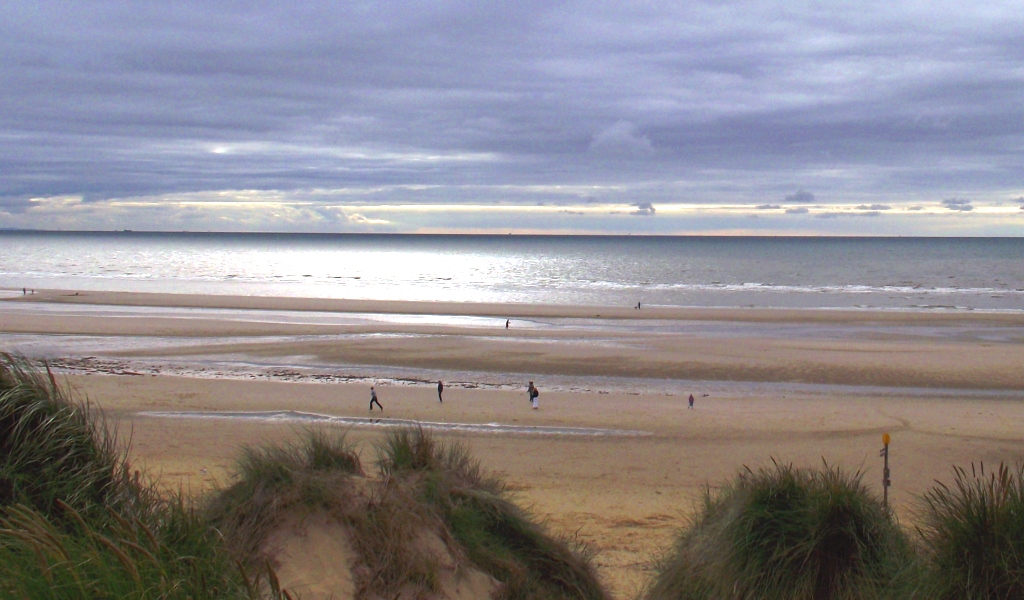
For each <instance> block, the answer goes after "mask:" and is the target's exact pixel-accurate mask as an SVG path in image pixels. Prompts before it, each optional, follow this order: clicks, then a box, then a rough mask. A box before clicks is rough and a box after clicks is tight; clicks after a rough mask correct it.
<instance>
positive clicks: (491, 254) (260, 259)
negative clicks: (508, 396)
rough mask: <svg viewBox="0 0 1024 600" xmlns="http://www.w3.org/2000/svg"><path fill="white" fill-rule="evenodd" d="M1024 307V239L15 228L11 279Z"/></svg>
mask: <svg viewBox="0 0 1024 600" xmlns="http://www.w3.org/2000/svg"><path fill="white" fill-rule="evenodd" d="M22 287H29V288H65V289H82V290H113V291H139V292H175V293H198V294H235V295H266V296H291V297H312V298H321V297H322V298H352V299H380V300H437V301H467V302H518V303H545V304H588V305H618V306H623V305H626V306H632V305H635V304H636V303H637V302H638V301H639V302H642V303H644V304H647V305H671V306H695V307H780V308H804V307H806V308H882V309H901V310H998V311H1024V239H1019V238H760V237H728V238H722V237H597V236H583V237H579V236H537V237H534V236H444V235H431V236H410V235H383V234H382V235H346V234H340V235H289V234H280V235H278V234H196V233H131V232H122V233H65V232H0V288H8V289H18V290H20V289H21V288H22Z"/></svg>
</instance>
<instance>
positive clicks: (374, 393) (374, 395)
mask: <svg viewBox="0 0 1024 600" xmlns="http://www.w3.org/2000/svg"><path fill="white" fill-rule="evenodd" d="M374 404H376V405H377V408H379V409H380V412H384V407H383V406H381V405H380V401H379V400H377V390H375V389H373V386H372V385H371V386H370V412H373V405H374Z"/></svg>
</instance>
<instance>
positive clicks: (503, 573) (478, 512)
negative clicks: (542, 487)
mask: <svg viewBox="0 0 1024 600" xmlns="http://www.w3.org/2000/svg"><path fill="white" fill-rule="evenodd" d="M378 464H379V466H380V470H381V473H382V475H383V476H384V478H385V480H386V481H387V482H388V488H389V489H393V488H399V489H404V490H407V491H408V493H411V494H412V495H413V496H414V497H415V498H417V499H418V500H419V502H420V503H421V504H422V505H425V506H427V507H429V508H430V509H431V510H432V511H433V512H434V514H436V515H437V516H438V517H439V518H440V520H441V522H442V523H443V525H444V529H445V530H446V531H448V532H450V535H451V537H452V538H453V540H454V541H456V542H458V545H459V546H461V548H462V549H463V551H464V552H465V553H466V556H467V557H468V558H469V560H470V561H471V562H472V563H473V564H475V565H476V566H477V567H478V568H480V569H482V570H483V571H485V572H487V573H490V574H491V575H492V576H493V577H495V578H496V579H497V580H498V581H500V582H501V583H502V584H503V587H502V592H501V596H500V597H501V598H503V599H509V600H513V599H516V600H518V599H524V600H525V599H527V598H531V599H545V598H551V599H556V598H558V599H565V598H578V599H587V600H603V599H604V598H607V597H608V596H607V593H606V592H605V591H604V589H603V587H602V586H601V584H600V582H599V581H598V580H597V576H596V574H595V572H594V569H593V566H592V564H591V559H592V554H591V553H590V552H589V551H587V549H586V548H585V547H584V546H583V545H582V544H580V543H578V542H576V541H575V540H570V539H564V538H559V537H554V536H551V535H550V534H548V533H547V532H546V531H545V530H544V528H543V527H542V526H540V525H538V524H537V523H536V521H535V519H534V518H533V516H532V515H530V514H529V513H528V512H527V511H525V510H523V509H522V508H520V507H519V506H517V505H516V504H515V503H513V502H512V501H511V500H510V499H509V498H508V496H507V494H506V492H505V487H504V484H503V483H502V482H501V481H500V480H499V479H497V478H495V477H493V476H490V475H487V474H486V473H484V471H483V470H482V469H481V468H480V466H479V463H478V462H477V461H475V460H473V459H472V458H471V457H470V455H469V453H468V452H467V450H466V448H465V447H464V446H463V445H461V444H457V443H453V444H445V443H441V442H438V441H436V440H435V439H434V437H433V436H432V435H431V434H430V433H429V432H428V431H425V430H423V429H422V428H417V429H402V430H398V431H395V432H392V433H391V434H390V435H389V436H388V437H387V438H386V439H385V441H384V442H383V444H382V445H381V447H380V448H379V460H378Z"/></svg>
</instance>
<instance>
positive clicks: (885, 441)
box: [878, 433, 892, 508]
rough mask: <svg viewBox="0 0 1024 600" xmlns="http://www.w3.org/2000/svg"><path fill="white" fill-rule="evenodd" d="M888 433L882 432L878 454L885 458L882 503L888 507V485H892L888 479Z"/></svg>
mask: <svg viewBox="0 0 1024 600" xmlns="http://www.w3.org/2000/svg"><path fill="white" fill-rule="evenodd" d="M889 441H890V438H889V434H888V433H883V434H882V449H881V451H879V453H878V454H879V456H881V457H882V458H884V459H885V465H884V467H883V468H882V504H883V505H884V506H885V507H886V508H889V486H890V485H892V481H891V480H890V479H889Z"/></svg>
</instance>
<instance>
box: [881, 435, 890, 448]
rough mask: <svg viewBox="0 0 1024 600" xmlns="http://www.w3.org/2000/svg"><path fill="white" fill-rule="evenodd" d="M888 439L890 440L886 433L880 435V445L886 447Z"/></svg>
mask: <svg viewBox="0 0 1024 600" xmlns="http://www.w3.org/2000/svg"><path fill="white" fill-rule="evenodd" d="M890 439H891V438H890V437H889V434H888V433H883V434H882V445H884V446H888V445H889V440H890Z"/></svg>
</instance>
